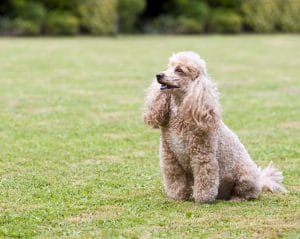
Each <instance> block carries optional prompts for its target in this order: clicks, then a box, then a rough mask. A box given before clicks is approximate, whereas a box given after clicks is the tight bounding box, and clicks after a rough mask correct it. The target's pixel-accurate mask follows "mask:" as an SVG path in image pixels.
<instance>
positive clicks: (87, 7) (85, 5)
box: [78, 0, 117, 35]
mask: <svg viewBox="0 0 300 239" xmlns="http://www.w3.org/2000/svg"><path fill="white" fill-rule="evenodd" d="M78 13H79V16H80V23H81V26H82V27H83V29H84V30H86V31H87V32H89V33H92V34H95V35H107V34H115V33H116V25H117V24H116V22H117V2H116V0H101V1H99V0H85V1H82V3H81V4H80V5H79V7H78Z"/></svg>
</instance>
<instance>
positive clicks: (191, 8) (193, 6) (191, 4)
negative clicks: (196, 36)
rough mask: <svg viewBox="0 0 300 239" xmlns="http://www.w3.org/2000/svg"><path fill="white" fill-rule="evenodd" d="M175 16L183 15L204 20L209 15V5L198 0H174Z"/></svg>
mask: <svg viewBox="0 0 300 239" xmlns="http://www.w3.org/2000/svg"><path fill="white" fill-rule="evenodd" d="M175 2H176V9H175V10H174V14H175V16H184V17H187V18H189V19H191V18H193V19H197V20H198V21H199V20H200V21H204V20H206V19H207V18H208V16H209V6H208V5H207V3H206V2H205V1H199V0H189V1H187V0H176V1H175Z"/></svg>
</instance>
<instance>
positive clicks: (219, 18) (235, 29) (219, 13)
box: [208, 9, 242, 33]
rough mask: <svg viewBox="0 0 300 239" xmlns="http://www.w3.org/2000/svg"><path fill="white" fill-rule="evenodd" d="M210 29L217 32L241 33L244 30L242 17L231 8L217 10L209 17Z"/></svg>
mask: <svg viewBox="0 0 300 239" xmlns="http://www.w3.org/2000/svg"><path fill="white" fill-rule="evenodd" d="M208 30H209V31H210V32H217V33H239V32H241V30H242V18H241V16H240V15H238V14H237V13H235V12H233V11H230V10H222V9H218V10H215V11H214V12H213V13H212V15H211V17H210V19H209V22H208Z"/></svg>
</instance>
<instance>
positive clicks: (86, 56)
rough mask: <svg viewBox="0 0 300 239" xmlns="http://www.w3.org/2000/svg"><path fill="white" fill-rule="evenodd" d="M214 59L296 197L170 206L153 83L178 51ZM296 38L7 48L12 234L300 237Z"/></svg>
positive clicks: (21, 41) (1, 68) (226, 114)
mask: <svg viewBox="0 0 300 239" xmlns="http://www.w3.org/2000/svg"><path fill="white" fill-rule="evenodd" d="M181 50H194V51H196V52H198V53H200V55H201V56H202V57H203V58H204V59H206V61H207V64H208V69H209V72H210V75H211V76H212V78H213V79H215V81H216V82H217V83H218V85H219V89H220V91H221V103H222V108H223V119H224V121H225V122H226V124H228V125H229V126H230V127H231V128H232V129H233V130H234V131H235V132H236V133H237V134H238V135H239V137H240V139H241V140H242V142H243V143H244V144H245V145H246V147H247V148H248V150H249V152H250V154H251V156H252V157H253V159H254V160H255V161H256V162H257V163H258V164H259V165H262V166H266V165H267V164H268V163H269V161H273V162H274V164H276V165H277V166H278V167H279V168H280V169H281V170H283V172H284V176H285V181H284V183H285V185H286V187H287V189H288V190H289V193H288V194H287V195H283V194H268V193H264V194H262V195H261V196H260V198H259V199H258V200H254V201H248V202H240V203H238V202H226V201H217V202H216V203H213V204H210V205H207V204H195V203H193V202H176V201H172V200H170V199H168V198H167V197H166V195H165V193H164V191H163V188H162V183H161V180H162V179H161V173H160V169H159V164H158V144H159V131H155V130H151V129H149V128H148V127H146V126H145V125H144V124H143V122H142V120H141V113H142V108H143V99H144V94H145V88H147V86H148V85H149V84H150V81H151V80H152V78H153V76H154V75H155V74H156V73H157V72H159V71H160V70H162V69H163V68H164V67H165V66H166V63H167V59H168V57H169V56H170V54H172V53H173V52H176V51H181ZM299 53H300V38H299V36H297V35H265V36H258V35H248V36H200V37H198V36H197V37H196V36H195V37H171V36H165V37H158V36H154V37H147V36H123V37H117V38H2V39H0V107H1V111H0V122H1V124H0V140H1V144H0V177H1V179H0V180H1V181H0V235H1V237H21V238H32V237H35V238H66V237H68V238H299V237H300V173H299V172H300V54H299Z"/></svg>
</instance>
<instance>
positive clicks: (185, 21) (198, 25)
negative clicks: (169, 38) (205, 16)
mask: <svg viewBox="0 0 300 239" xmlns="http://www.w3.org/2000/svg"><path fill="white" fill-rule="evenodd" d="M177 25H178V26H177V32H176V33H184V34H196V33H201V32H202V31H203V24H202V22H201V21H199V20H197V19H195V18H188V17H183V16H182V17H179V18H178V21H177Z"/></svg>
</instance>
